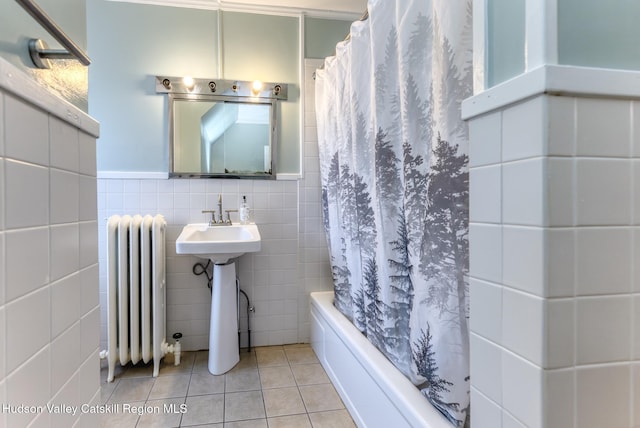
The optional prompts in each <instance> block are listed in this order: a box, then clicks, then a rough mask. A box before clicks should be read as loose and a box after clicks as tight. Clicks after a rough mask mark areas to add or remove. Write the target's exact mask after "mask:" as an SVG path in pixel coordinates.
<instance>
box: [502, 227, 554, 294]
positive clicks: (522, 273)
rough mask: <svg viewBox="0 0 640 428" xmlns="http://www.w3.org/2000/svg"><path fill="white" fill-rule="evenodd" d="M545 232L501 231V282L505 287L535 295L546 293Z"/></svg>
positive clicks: (507, 228) (509, 228) (512, 229)
mask: <svg viewBox="0 0 640 428" xmlns="http://www.w3.org/2000/svg"><path fill="white" fill-rule="evenodd" d="M544 251H545V229H541V228H533V227H511V226H504V227H503V228H502V279H503V281H504V284H506V285H509V286H511V287H514V288H517V289H519V290H523V291H526V292H529V293H532V294H535V295H536V296H544V292H545V260H544V257H545V254H544Z"/></svg>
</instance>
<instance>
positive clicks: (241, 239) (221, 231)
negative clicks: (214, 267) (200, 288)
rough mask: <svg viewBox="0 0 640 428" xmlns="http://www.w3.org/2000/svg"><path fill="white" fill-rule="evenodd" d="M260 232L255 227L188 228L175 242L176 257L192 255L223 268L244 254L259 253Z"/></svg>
mask: <svg viewBox="0 0 640 428" xmlns="http://www.w3.org/2000/svg"><path fill="white" fill-rule="evenodd" d="M260 242H261V238H260V231H259V230H258V226H256V225H255V224H234V225H231V226H209V225H208V224H207V223H192V224H187V225H186V226H185V227H184V228H183V229H182V232H181V233H180V235H179V236H178V239H177V240H176V253H178V254H193V255H194V256H198V257H201V258H203V259H210V260H211V261H213V263H216V264H224V263H227V262H228V261H229V260H230V259H234V258H236V257H240V256H241V255H243V254H245V253H253V252H256V251H260Z"/></svg>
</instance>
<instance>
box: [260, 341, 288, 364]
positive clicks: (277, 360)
mask: <svg viewBox="0 0 640 428" xmlns="http://www.w3.org/2000/svg"><path fill="white" fill-rule="evenodd" d="M256 359H257V360H258V366H260V367H266V366H284V365H287V364H289V362H288V361H287V357H286V355H285V353H284V349H283V348H282V347H281V346H268V347H264V348H256Z"/></svg>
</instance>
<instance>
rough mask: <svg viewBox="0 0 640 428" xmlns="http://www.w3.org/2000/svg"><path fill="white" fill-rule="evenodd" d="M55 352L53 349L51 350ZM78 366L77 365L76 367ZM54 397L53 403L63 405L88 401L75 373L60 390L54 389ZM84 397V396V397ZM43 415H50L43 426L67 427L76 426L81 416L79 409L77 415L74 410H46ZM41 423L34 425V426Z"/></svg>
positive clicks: (53, 374)
mask: <svg viewBox="0 0 640 428" xmlns="http://www.w3.org/2000/svg"><path fill="white" fill-rule="evenodd" d="M51 352H52V353H53V349H52V350H51ZM76 368H77V367H76ZM51 374H52V377H54V378H55V372H53V371H52V373H51ZM52 393H53V394H54V395H53V398H52V399H51V403H52V404H53V405H63V406H65V405H66V406H78V407H79V406H81V405H83V404H84V403H85V402H86V401H85V400H86V399H81V398H80V394H79V391H78V374H77V373H75V374H73V375H72V376H71V377H70V378H69V379H67V382H66V383H65V384H64V385H63V386H62V388H60V389H59V390H58V391H56V390H55V389H52ZM83 398H84V397H83ZM42 415H43V416H45V415H46V416H48V418H47V419H45V420H46V422H43V423H42V425H41V426H42V427H43V428H44V427H46V426H65V427H75V426H76V425H75V423H76V422H77V421H78V419H79V418H80V411H78V412H77V413H76V414H75V415H74V414H73V413H72V412H69V413H55V412H52V413H48V412H45V413H44V414H42ZM36 426H40V425H34V428H35V427H36Z"/></svg>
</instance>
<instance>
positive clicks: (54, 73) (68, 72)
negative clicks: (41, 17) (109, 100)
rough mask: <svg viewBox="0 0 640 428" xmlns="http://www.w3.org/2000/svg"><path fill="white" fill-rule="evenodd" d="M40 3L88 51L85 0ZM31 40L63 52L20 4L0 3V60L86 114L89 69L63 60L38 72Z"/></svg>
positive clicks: (3, 1)
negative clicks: (31, 54) (29, 46)
mask: <svg viewBox="0 0 640 428" xmlns="http://www.w3.org/2000/svg"><path fill="white" fill-rule="evenodd" d="M37 4H38V5H39V6H40V7H41V8H42V9H43V10H44V11H45V12H46V13H47V14H48V15H49V16H51V18H53V20H54V21H55V22H56V24H58V26H59V27H60V28H62V30H63V31H64V32H65V33H66V34H67V35H68V36H69V37H71V39H72V40H73V41H74V42H75V43H76V44H77V45H78V46H80V47H81V48H83V49H86V41H87V32H86V19H85V0H37ZM31 38H36V39H42V40H43V41H44V42H46V43H47V44H48V45H49V47H50V48H51V49H60V45H59V44H58V42H56V40H55V39H54V38H53V37H52V36H50V35H49V33H48V32H47V31H46V30H45V29H44V28H42V26H40V24H38V23H37V22H36V21H35V20H34V19H33V18H32V17H31V16H30V15H29V14H28V13H27V12H26V11H24V9H22V7H21V6H20V5H19V4H18V3H17V2H15V1H14V0H2V1H0V57H2V58H4V59H6V60H7V61H8V62H10V63H11V64H13V65H15V66H16V67H18V68H20V69H21V70H23V71H24V72H25V73H26V74H28V75H30V76H31V77H32V78H33V79H34V80H36V81H37V82H38V83H40V84H41V85H43V86H45V87H46V88H47V89H49V90H50V91H52V92H54V93H56V94H57V95H59V96H61V97H62V98H63V99H65V100H67V101H69V102H70V103H72V104H74V105H75V106H76V107H78V108H80V109H81V110H83V111H85V112H86V111H87V84H88V81H87V74H88V69H87V67H85V66H84V65H82V64H80V63H79V62H78V61H75V60H63V61H52V68H51V69H48V70H38V69H36V68H35V67H34V65H33V63H32V62H31V58H30V57H29V51H28V48H27V43H28V41H29V39H31ZM89 56H91V53H89Z"/></svg>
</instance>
